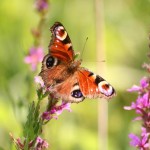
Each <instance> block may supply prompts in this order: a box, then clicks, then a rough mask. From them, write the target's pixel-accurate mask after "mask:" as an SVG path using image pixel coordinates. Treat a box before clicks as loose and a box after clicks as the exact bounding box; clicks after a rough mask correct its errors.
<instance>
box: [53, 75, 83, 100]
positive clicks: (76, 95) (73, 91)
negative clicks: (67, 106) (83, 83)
mask: <svg viewBox="0 0 150 150" xmlns="http://www.w3.org/2000/svg"><path fill="white" fill-rule="evenodd" d="M50 92H51V93H52V94H53V95H54V97H55V98H59V99H61V100H63V101H66V102H69V103H79V102H81V101H83V100H84V98H85V97H84V96H83V94H82V92H81V91H80V88H79V84H78V78H77V72H76V73H75V74H73V75H71V76H69V77H68V78H66V80H65V81H64V82H61V83H60V84H57V85H55V86H54V87H52V88H51V89H50Z"/></svg>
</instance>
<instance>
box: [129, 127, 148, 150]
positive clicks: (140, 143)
mask: <svg viewBox="0 0 150 150" xmlns="http://www.w3.org/2000/svg"><path fill="white" fill-rule="evenodd" d="M148 137H149V133H147V132H146V129H145V128H142V133H141V137H138V136H137V135H135V134H132V133H131V134H129V138H130V139H131V141H130V145H131V146H134V147H137V148H140V150H145V148H148V147H149V146H150V145H149V143H148Z"/></svg>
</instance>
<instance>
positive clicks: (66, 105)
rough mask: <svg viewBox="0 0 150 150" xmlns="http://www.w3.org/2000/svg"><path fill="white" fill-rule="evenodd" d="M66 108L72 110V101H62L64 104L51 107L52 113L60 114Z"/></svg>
mask: <svg viewBox="0 0 150 150" xmlns="http://www.w3.org/2000/svg"><path fill="white" fill-rule="evenodd" d="M64 110H68V111H69V112H71V108H70V103H66V102H64V101H62V104H61V105H60V106H54V107H53V108H52V109H51V114H53V113H54V114H56V115H57V116H59V115H60V114H61V113H62V112H63V111H64Z"/></svg>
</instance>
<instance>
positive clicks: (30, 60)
mask: <svg viewBox="0 0 150 150" xmlns="http://www.w3.org/2000/svg"><path fill="white" fill-rule="evenodd" d="M43 57H44V53H43V49H42V48H41V47H37V48H36V47H32V48H31V49H30V52H29V55H28V56H26V57H25V59H24V61H25V63H27V64H31V68H32V70H33V71H35V70H36V68H37V65H38V63H39V62H42V60H43Z"/></svg>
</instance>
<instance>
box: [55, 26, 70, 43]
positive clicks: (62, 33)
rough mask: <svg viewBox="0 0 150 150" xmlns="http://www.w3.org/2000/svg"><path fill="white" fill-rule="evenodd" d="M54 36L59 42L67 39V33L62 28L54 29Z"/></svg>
mask: <svg viewBox="0 0 150 150" xmlns="http://www.w3.org/2000/svg"><path fill="white" fill-rule="evenodd" d="M55 31H56V32H55V35H56V37H57V38H58V39H59V40H60V41H64V40H65V39H66V37H67V32H66V31H65V29H64V27H63V26H58V27H56V28H55Z"/></svg>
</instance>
